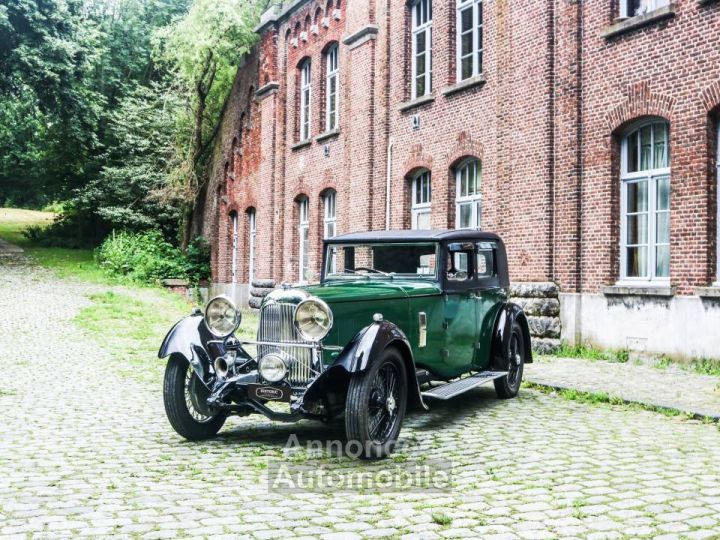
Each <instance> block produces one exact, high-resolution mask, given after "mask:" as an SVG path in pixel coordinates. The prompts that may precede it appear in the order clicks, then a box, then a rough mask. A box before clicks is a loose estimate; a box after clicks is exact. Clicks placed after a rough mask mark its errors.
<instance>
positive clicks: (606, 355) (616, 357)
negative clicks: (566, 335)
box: [552, 341, 630, 363]
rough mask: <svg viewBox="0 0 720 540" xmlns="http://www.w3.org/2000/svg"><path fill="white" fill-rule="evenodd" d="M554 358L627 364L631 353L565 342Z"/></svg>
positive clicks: (623, 350)
mask: <svg viewBox="0 0 720 540" xmlns="http://www.w3.org/2000/svg"><path fill="white" fill-rule="evenodd" d="M552 356H559V357H561V358H581V359H583V360H604V361H606V362H620V363H625V362H627V361H628V360H629V358H630V352H629V351H628V350H625V349H621V350H617V351H611V350H602V349H597V348H595V347H593V346H591V345H587V344H584V343H583V344H578V345H569V344H568V343H567V342H565V341H563V342H562V343H561V344H560V348H558V350H557V351H556V352H555V353H554V354H552Z"/></svg>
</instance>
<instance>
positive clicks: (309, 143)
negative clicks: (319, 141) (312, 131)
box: [290, 139, 312, 150]
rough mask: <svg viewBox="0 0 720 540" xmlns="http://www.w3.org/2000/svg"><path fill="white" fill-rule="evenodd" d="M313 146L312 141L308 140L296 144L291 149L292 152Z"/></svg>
mask: <svg viewBox="0 0 720 540" xmlns="http://www.w3.org/2000/svg"><path fill="white" fill-rule="evenodd" d="M311 144H312V139H306V140H304V141H300V142H296V143H295V144H293V145H292V146H291V147H290V150H300V149H301V148H305V147H306V146H310V145H311Z"/></svg>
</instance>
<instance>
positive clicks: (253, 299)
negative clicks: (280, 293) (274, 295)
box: [248, 279, 275, 309]
mask: <svg viewBox="0 0 720 540" xmlns="http://www.w3.org/2000/svg"><path fill="white" fill-rule="evenodd" d="M274 289H275V282H274V281H273V280H272V279H255V280H253V282H252V283H251V284H250V298H249V300H248V304H249V306H250V309H260V304H262V301H263V298H265V297H266V296H267V295H268V294H270V293H271V292H272V291H273V290H274Z"/></svg>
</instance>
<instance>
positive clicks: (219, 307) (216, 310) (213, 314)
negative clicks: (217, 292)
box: [205, 296, 241, 338]
mask: <svg viewBox="0 0 720 540" xmlns="http://www.w3.org/2000/svg"><path fill="white" fill-rule="evenodd" d="M240 318H241V315H240V311H239V310H238V308H237V307H235V304H233V302H232V300H230V299H229V298H228V297H226V296H218V297H217V298H213V299H212V300H210V302H209V303H208V305H207V307H206V308H205V325H206V326H207V327H208V330H210V332H212V334H213V335H214V336H216V337H219V338H226V337H228V336H229V335H230V334H232V333H233V332H234V331H235V330H237V327H238V326H240Z"/></svg>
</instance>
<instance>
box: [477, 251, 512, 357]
mask: <svg viewBox="0 0 720 540" xmlns="http://www.w3.org/2000/svg"><path fill="white" fill-rule="evenodd" d="M475 283H476V286H475V290H474V294H473V299H474V301H475V312H476V320H477V332H478V336H477V338H476V346H475V359H474V366H475V369H480V370H482V369H488V368H490V367H491V352H492V350H491V349H492V332H493V329H494V327H495V319H496V318H497V314H498V311H499V310H500V308H501V307H502V305H503V304H504V302H505V300H506V298H507V291H505V290H504V289H503V288H502V287H501V285H500V280H499V278H498V268H497V244H496V243H495V242H477V243H476V253H475Z"/></svg>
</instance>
